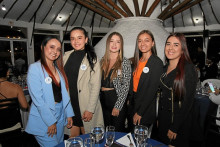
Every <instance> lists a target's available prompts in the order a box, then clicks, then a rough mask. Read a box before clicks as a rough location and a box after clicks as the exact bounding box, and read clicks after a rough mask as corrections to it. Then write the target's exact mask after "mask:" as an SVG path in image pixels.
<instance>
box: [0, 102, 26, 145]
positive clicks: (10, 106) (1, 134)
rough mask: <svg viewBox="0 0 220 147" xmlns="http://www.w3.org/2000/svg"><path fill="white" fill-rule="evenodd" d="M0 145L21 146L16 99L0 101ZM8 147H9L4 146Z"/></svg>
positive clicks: (18, 109)
mask: <svg viewBox="0 0 220 147" xmlns="http://www.w3.org/2000/svg"><path fill="white" fill-rule="evenodd" d="M0 117H1V120H0V143H1V144H2V145H3V147H4V144H11V143H13V144H16V146H19V144H22V142H23V140H22V136H23V135H22V134H23V133H22V121H21V114H20V107H19V102H18V98H8V99H0ZM6 146H10V145H6Z"/></svg>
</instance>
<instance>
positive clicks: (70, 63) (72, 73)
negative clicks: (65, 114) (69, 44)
mask: <svg viewBox="0 0 220 147" xmlns="http://www.w3.org/2000/svg"><path fill="white" fill-rule="evenodd" d="M84 56H85V51H84V50H80V51H74V52H73V53H72V54H71V55H70V57H69V59H68V60H67V62H66V64H65V67H64V70H65V73H66V76H67V79H68V83H69V92H70V100H71V104H72V107H73V110H74V113H75V116H73V125H74V126H78V127H83V122H82V117H81V112H80V107H79V99H78V89H77V79H78V74H79V68H80V65H81V63H82V60H83V58H84Z"/></svg>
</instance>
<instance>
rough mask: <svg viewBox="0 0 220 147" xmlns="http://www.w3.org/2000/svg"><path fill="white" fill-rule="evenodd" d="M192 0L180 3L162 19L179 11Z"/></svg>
mask: <svg viewBox="0 0 220 147" xmlns="http://www.w3.org/2000/svg"><path fill="white" fill-rule="evenodd" d="M190 1H191V0H184V1H183V2H182V3H180V4H178V5H177V6H176V7H174V8H172V9H171V10H170V11H168V12H167V13H166V14H165V15H163V16H162V17H161V18H160V19H162V20H165V19H167V18H169V17H170V16H172V14H173V13H175V12H177V11H179V10H180V9H182V8H183V7H185V6H186V5H187V4H188V3H189V2H190Z"/></svg>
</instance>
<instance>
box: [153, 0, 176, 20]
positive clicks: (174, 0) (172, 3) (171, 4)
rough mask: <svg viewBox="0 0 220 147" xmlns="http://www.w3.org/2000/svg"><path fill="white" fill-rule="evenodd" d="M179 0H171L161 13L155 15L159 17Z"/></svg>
mask: <svg viewBox="0 0 220 147" xmlns="http://www.w3.org/2000/svg"><path fill="white" fill-rule="evenodd" d="M178 1H179V0H173V1H172V2H171V3H170V4H169V5H168V6H167V7H166V8H165V9H164V10H163V11H162V12H161V13H160V15H159V16H158V17H157V18H158V19H160V18H161V17H162V16H163V15H164V14H166V13H167V12H168V11H169V10H170V9H172V7H173V6H174V5H175V4H176V3H177V2H178Z"/></svg>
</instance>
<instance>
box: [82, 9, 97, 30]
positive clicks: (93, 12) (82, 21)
mask: <svg viewBox="0 0 220 147" xmlns="http://www.w3.org/2000/svg"><path fill="white" fill-rule="evenodd" d="M88 11H89V9H87V10H86V13H85V15H84V18H83V20H82V23H81V27H82V26H83V23H84V21H85V19H86V15H87V14H88ZM93 13H94V12H93Z"/></svg>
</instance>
